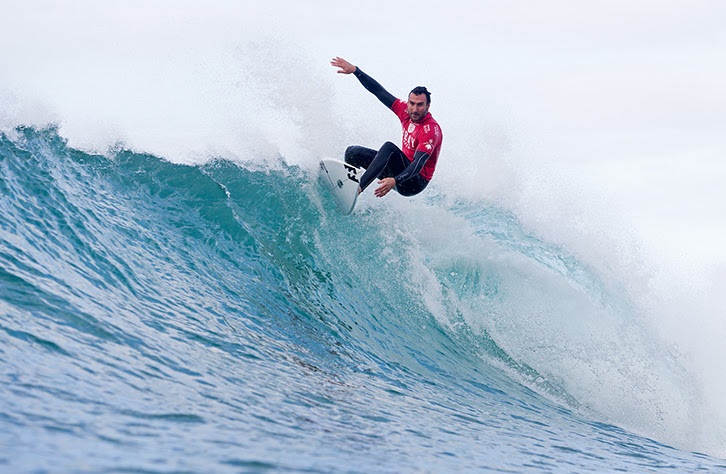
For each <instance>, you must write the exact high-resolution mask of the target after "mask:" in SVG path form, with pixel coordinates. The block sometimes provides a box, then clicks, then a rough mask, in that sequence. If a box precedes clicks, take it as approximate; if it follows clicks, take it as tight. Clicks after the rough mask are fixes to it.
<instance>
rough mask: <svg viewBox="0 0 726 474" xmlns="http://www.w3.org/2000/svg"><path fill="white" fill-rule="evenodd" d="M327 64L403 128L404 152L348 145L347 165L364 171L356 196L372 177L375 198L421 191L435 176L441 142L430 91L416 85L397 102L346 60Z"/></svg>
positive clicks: (388, 147)
mask: <svg viewBox="0 0 726 474" xmlns="http://www.w3.org/2000/svg"><path fill="white" fill-rule="evenodd" d="M330 64H331V65H332V66H334V67H337V68H338V73H339V74H353V75H355V77H357V78H358V80H359V81H360V83H361V84H362V85H363V87H365V88H366V89H367V90H368V91H369V92H371V93H372V94H373V95H375V96H376V97H378V100H380V101H381V102H382V103H383V105H385V106H386V107H388V108H389V109H391V110H392V111H393V113H395V114H396V115H397V116H398V118H399V119H400V120H401V126H402V127H403V146H402V148H403V151H401V149H400V148H398V147H397V146H396V145H395V144H393V143H391V142H386V143H384V144H383V146H382V147H381V148H380V149H379V150H378V151H376V150H373V149H371V148H365V147H362V146H349V147H348V148H347V149H346V150H345V162H346V163H349V164H351V165H353V166H357V167H359V168H365V169H366V172H365V173H364V174H363V176H362V177H361V179H360V187H359V188H358V193H359V194H360V193H361V192H363V190H365V189H366V187H368V185H369V184H371V182H372V181H373V180H374V179H375V178H379V180H378V184H379V185H380V186H379V187H378V188H376V190H375V191H374V194H375V195H376V196H378V197H383V196H385V195H386V194H388V192H389V191H390V190H391V189H395V190H396V191H398V193H399V194H401V195H402V196H413V195H415V194H418V193H420V192H421V191H423V190H424V189H425V188H426V186H427V185H428V184H429V181H431V178H432V177H433V175H434V170H435V169H436V162H437V161H438V159H439V152H440V151H441V141H442V139H443V135H442V134H441V128H440V127H439V124H438V123H436V120H434V118H433V117H432V116H431V114H430V113H429V106H430V105H431V94H430V93H429V91H428V90H427V89H426V88H425V87H423V86H418V87H415V88H414V89H413V90H412V91H411V92H410V93H409V94H408V100H407V101H404V100H400V99H397V98H396V97H394V96H393V95H391V94H390V93H389V92H388V91H386V90H385V89H384V88H383V87H382V86H381V85H380V84H379V83H378V82H376V81H375V80H374V79H373V78H371V77H370V76H369V75H367V74H366V73H364V72H363V71H361V70H360V68H359V67H357V66H354V65H352V64H351V63H349V62H348V61H346V60H345V59H343V58H339V57H336V58H333V60H332V61H330Z"/></svg>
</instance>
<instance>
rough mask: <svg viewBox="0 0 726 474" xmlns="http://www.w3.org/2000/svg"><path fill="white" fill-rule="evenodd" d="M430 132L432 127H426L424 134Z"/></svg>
mask: <svg viewBox="0 0 726 474" xmlns="http://www.w3.org/2000/svg"><path fill="white" fill-rule="evenodd" d="M429 130H431V126H430V125H424V132H425V133H429Z"/></svg>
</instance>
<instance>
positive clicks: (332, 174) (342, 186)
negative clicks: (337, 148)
mask: <svg viewBox="0 0 726 474" xmlns="http://www.w3.org/2000/svg"><path fill="white" fill-rule="evenodd" d="M363 173H365V170H364V169H362V168H356V167H355V166H353V165H349V164H348V163H345V162H343V161H340V160H336V159H333V158H325V159H323V160H321V161H320V174H321V175H322V177H323V182H324V183H325V184H326V185H327V187H328V188H329V189H330V192H331V194H332V195H333V197H334V198H335V202H336V204H337V205H338V209H339V210H340V212H341V213H342V214H343V215H345V216H347V215H348V214H350V213H351V212H353V208H354V207H355V202H356V200H358V186H359V179H360V177H361V176H363Z"/></svg>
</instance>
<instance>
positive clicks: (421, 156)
mask: <svg viewBox="0 0 726 474" xmlns="http://www.w3.org/2000/svg"><path fill="white" fill-rule="evenodd" d="M429 158H431V155H429V154H428V153H426V152H424V151H421V150H419V151H417V152H416V153H414V155H413V161H412V162H411V164H410V165H408V166H406V169H404V170H403V171H402V172H401V174H399V175H398V176H394V177H393V179H395V180H396V184H398V183H402V182H404V181H406V180H407V179H410V178H412V177H414V176H416V175H417V174H419V173H420V172H421V170H422V169H423V167H424V165H425V164H426V162H427V161H428V160H429Z"/></svg>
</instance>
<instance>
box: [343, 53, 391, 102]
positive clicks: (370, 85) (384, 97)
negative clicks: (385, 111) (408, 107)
mask: <svg viewBox="0 0 726 474" xmlns="http://www.w3.org/2000/svg"><path fill="white" fill-rule="evenodd" d="M330 64H331V65H332V66H333V67H337V68H338V74H353V75H355V77H357V78H358V80H359V81H360V83H361V84H363V87H365V88H366V89H367V90H368V92H370V93H371V94H373V95H375V96H376V97H378V100H380V101H381V102H382V103H383V105H385V106H386V107H388V108H389V109H390V108H391V106H393V103H394V102H396V98H395V97H394V96H393V95H392V94H391V93H389V92H388V91H387V90H386V89H384V88H383V86H381V85H380V84H379V83H378V82H376V81H375V79H373V78H372V77H371V76H369V75H368V74H366V73H364V72H363V71H361V70H360V68H359V67H356V66H354V65H352V64H351V63H349V62H348V61H346V60H345V59H343V58H338V57H335V58H333V60H332V61H330Z"/></svg>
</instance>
